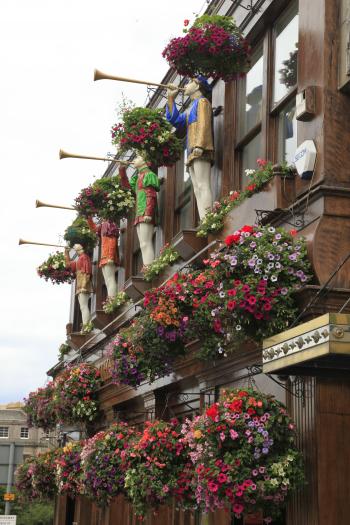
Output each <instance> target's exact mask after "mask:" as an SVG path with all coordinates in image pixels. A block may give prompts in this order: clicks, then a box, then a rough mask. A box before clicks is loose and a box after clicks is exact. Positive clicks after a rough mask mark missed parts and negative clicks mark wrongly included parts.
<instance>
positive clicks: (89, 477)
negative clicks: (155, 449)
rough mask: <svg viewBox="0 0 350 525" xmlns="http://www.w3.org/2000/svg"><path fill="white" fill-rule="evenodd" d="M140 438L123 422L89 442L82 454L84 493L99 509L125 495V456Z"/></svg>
mask: <svg viewBox="0 0 350 525" xmlns="http://www.w3.org/2000/svg"><path fill="white" fill-rule="evenodd" d="M138 436H139V433H138V432H136V431H135V430H134V429H133V428H131V427H128V425H127V424H126V423H122V422H121V423H115V424H114V425H113V426H112V427H111V429H110V430H108V431H106V432H99V433H98V434H97V435H96V436H94V437H93V438H91V439H90V440H88V441H87V442H86V444H85V446H84V448H83V450H82V453H81V459H82V467H83V472H84V487H85V494H86V496H88V497H89V498H90V499H92V500H93V501H94V502H95V503H97V504H98V505H99V506H101V507H106V506H107V505H108V504H109V503H110V501H111V500H112V498H114V497H116V496H118V495H119V494H123V493H125V490H124V476H125V467H126V455H127V451H128V448H129V447H130V444H131V442H132V440H135V439H136V437H138Z"/></svg>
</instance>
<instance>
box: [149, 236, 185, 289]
mask: <svg viewBox="0 0 350 525" xmlns="http://www.w3.org/2000/svg"><path fill="white" fill-rule="evenodd" d="M179 258H180V254H179V253H178V252H177V251H176V250H175V248H173V247H172V246H170V245H169V244H166V245H165V246H163V248H162V249H161V250H160V252H159V257H157V258H156V259H154V261H153V262H152V263H151V264H149V265H148V266H146V267H145V269H144V271H143V276H144V279H145V281H152V279H154V278H155V277H156V276H157V275H159V274H160V273H161V272H162V271H163V270H164V269H165V268H166V267H167V266H171V265H173V264H174V263H175V262H176V261H177V260H178V259H179Z"/></svg>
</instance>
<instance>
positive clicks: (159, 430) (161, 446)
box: [125, 420, 195, 517]
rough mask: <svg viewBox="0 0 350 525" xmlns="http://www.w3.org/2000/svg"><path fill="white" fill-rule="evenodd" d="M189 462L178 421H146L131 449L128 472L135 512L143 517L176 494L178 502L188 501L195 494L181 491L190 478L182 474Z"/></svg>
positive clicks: (129, 489) (126, 480) (130, 493)
mask: <svg viewBox="0 0 350 525" xmlns="http://www.w3.org/2000/svg"><path fill="white" fill-rule="evenodd" d="M188 461H189V458H188V448H187V446H186V444H185V443H184V442H183V440H182V439H181V432H180V425H179V423H178V421H177V420H172V421H170V422H165V421H155V422H153V423H151V422H150V421H147V422H146V423H145V427H144V431H143V434H142V436H141V438H140V439H139V440H138V441H137V442H136V443H135V444H134V445H132V446H131V447H130V448H129V449H128V462H129V465H128V469H127V471H126V474H125V489H126V493H127V496H128V498H129V499H130V501H131V502H132V505H133V508H134V511H135V514H136V515H138V516H140V517H144V516H145V515H146V513H147V511H148V510H149V509H152V510H155V509H157V508H158V506H159V505H163V504H166V503H168V502H169V501H171V498H172V497H173V496H174V495H175V494H176V495H177V498H178V501H179V499H183V500H186V501H187V503H188V498H190V497H191V496H192V495H193V493H192V492H191V493H187V494H186V493H184V492H182V493H181V491H180V492H179V488H182V489H183V488H184V487H185V486H186V483H189V480H190V477H189V478H188V480H187V482H186V481H185V479H184V477H183V473H184V470H185V467H186V465H187V463H188ZM179 479H181V483H180V484H179ZM192 505H193V507H194V506H195V501H194V498H192Z"/></svg>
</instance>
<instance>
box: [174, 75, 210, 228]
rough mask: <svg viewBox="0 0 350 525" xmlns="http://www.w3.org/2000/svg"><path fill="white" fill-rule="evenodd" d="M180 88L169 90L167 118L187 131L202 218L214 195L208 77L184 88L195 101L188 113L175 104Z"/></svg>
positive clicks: (190, 160) (188, 160) (191, 173)
mask: <svg viewBox="0 0 350 525" xmlns="http://www.w3.org/2000/svg"><path fill="white" fill-rule="evenodd" d="M178 91H179V90H178V88H177V87H176V86H173V85H171V86H170V88H169V89H168V103H167V106H166V117H167V119H168V121H169V122H170V123H171V124H173V126H175V127H176V129H178V130H181V129H186V132H187V141H186V149H187V166H188V170H189V173H190V176H191V180H192V184H193V190H194V194H195V196H196V200H197V207H198V213H199V217H200V218H201V219H202V218H203V217H204V215H205V213H206V211H207V209H208V208H211V207H212V204H213V197H212V191H211V184H210V174H211V165H212V163H213V159H214V143H213V125H212V108H211V103H210V102H209V100H208V99H207V98H206V97H205V96H204V94H205V93H208V92H209V91H210V86H209V84H208V82H207V80H206V78H205V77H202V76H198V77H197V78H193V79H191V80H190V82H189V83H188V84H187V86H186V88H185V95H188V96H189V97H190V98H191V100H192V104H191V107H190V110H189V113H188V114H185V113H180V112H179V110H178V109H177V107H176V104H175V98H176V96H177V94H178Z"/></svg>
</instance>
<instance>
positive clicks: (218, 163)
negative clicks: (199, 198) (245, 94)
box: [211, 80, 225, 201]
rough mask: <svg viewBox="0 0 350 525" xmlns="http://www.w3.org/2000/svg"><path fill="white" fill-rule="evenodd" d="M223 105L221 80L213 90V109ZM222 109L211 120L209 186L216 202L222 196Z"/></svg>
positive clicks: (223, 91) (223, 129) (223, 86)
mask: <svg viewBox="0 0 350 525" xmlns="http://www.w3.org/2000/svg"><path fill="white" fill-rule="evenodd" d="M224 104H225V83H224V82H223V81H222V80H221V81H219V82H217V84H216V85H215V87H214V90H213V97H212V105H213V108H218V107H219V106H222V107H223V106H224ZM224 131H225V124H224V108H223V109H222V111H221V113H220V114H219V115H217V116H216V117H214V119H213V132H214V148H215V159H214V165H213V167H212V170H211V186H212V190H213V199H214V201H215V200H218V199H220V197H221V195H222V185H223V184H222V170H223V150H224Z"/></svg>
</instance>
